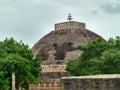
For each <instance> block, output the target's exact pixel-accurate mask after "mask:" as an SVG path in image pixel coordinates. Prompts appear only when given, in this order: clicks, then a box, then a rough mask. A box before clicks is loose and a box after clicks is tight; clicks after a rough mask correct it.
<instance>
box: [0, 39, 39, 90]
mask: <svg viewBox="0 0 120 90" xmlns="http://www.w3.org/2000/svg"><path fill="white" fill-rule="evenodd" d="M40 64H41V61H40V59H39V58H35V59H33V54H32V51H31V49H30V48H29V47H28V45H25V44H24V43H22V42H21V41H20V42H17V41H15V40H14V39H13V38H10V39H7V38H6V39H5V40H4V41H1V42H0V89H1V90H11V75H12V72H14V73H15V76H16V89H18V88H19V86H21V87H24V88H25V89H28V84H30V83H38V82H39V81H40V78H39V74H40V71H41V67H40Z"/></svg>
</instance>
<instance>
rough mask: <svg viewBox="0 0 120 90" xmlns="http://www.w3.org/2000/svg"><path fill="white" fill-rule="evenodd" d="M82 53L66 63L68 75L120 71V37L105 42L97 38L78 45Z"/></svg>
mask: <svg viewBox="0 0 120 90" xmlns="http://www.w3.org/2000/svg"><path fill="white" fill-rule="evenodd" d="M77 49H79V50H82V51H83V53H82V55H81V56H80V57H79V58H78V59H77V60H75V61H70V62H68V64H67V68H66V70H67V71H68V73H69V74H70V75H75V76H80V75H95V74H119V73H120V37H116V39H113V38H110V39H109V40H108V41H107V42H105V41H103V40H102V39H97V40H95V41H93V42H90V43H89V44H88V45H86V46H79V47H77Z"/></svg>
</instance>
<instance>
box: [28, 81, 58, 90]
mask: <svg viewBox="0 0 120 90" xmlns="http://www.w3.org/2000/svg"><path fill="white" fill-rule="evenodd" d="M29 90H60V81H58V82H57V81H54V82H42V83H40V84H36V85H34V84H31V85H29Z"/></svg>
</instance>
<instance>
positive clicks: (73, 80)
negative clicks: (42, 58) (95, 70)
mask: <svg viewBox="0 0 120 90" xmlns="http://www.w3.org/2000/svg"><path fill="white" fill-rule="evenodd" d="M61 82H62V84H63V86H64V90H120V74H113V75H112V74H111V75H93V76H80V77H63V78H62V79H61Z"/></svg>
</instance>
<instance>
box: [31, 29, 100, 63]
mask: <svg viewBox="0 0 120 90" xmlns="http://www.w3.org/2000/svg"><path fill="white" fill-rule="evenodd" d="M99 37H100V36H99V35H97V34H95V33H93V32H91V31H89V30H87V29H67V30H55V31H52V32H50V33H49V34H47V35H46V36H45V37H43V38H42V39H40V40H39V41H38V42H37V43H36V44H35V45H34V47H33V48H32V51H33V54H34V55H37V54H39V55H41V57H42V60H43V64H47V65H49V64H65V63H66V59H75V58H77V57H78V56H79V55H80V54H81V53H82V52H81V51H75V50H74V48H75V47H77V46H78V45H85V44H87V43H89V42H90V41H93V40H94V39H96V38H99ZM68 53H70V54H68ZM74 55H75V57H72V56H74Z"/></svg>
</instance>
